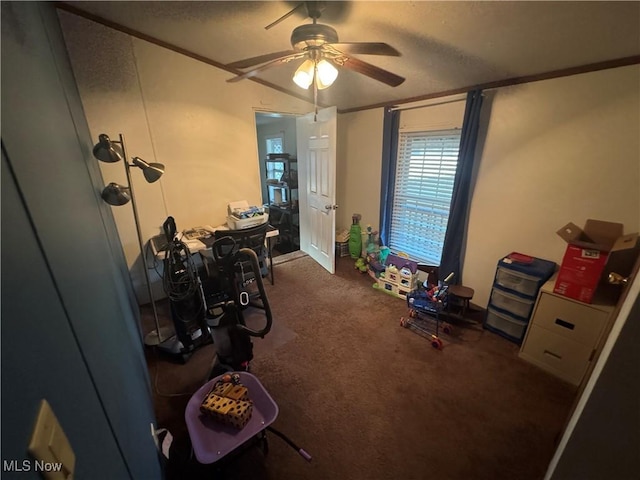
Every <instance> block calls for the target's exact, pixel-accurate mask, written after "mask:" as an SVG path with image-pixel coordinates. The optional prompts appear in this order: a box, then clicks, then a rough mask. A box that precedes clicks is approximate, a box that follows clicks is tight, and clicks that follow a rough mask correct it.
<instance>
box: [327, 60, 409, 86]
mask: <svg viewBox="0 0 640 480" xmlns="http://www.w3.org/2000/svg"><path fill="white" fill-rule="evenodd" d="M334 62H336V63H337V64H338V65H340V66H342V67H343V68H346V69H349V70H353V71H354V72H358V73H361V74H363V75H366V76H367V77H371V78H373V79H374V80H377V81H379V82H382V83H386V84H387V85H389V86H391V87H397V86H398V85H400V84H401V83H402V82H404V80H405V79H404V78H403V77H401V76H399V75H396V74H395V73H391V72H389V71H387V70H383V69H382V68H380V67H376V66H375V65H371V64H370V63H367V62H363V61H362V60H358V59H357V58H355V57H348V56H346V55H345V56H344V57H342V58H340V59H335V60H334Z"/></svg>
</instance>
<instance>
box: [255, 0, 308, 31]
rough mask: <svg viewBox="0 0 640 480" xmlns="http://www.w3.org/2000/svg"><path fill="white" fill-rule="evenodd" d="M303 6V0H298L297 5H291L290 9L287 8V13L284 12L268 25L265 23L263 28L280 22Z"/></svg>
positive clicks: (267, 28) (271, 26)
mask: <svg viewBox="0 0 640 480" xmlns="http://www.w3.org/2000/svg"><path fill="white" fill-rule="evenodd" d="M302 7H304V2H300V3H299V4H298V5H296V6H295V7H293V8H292V9H291V10H289V11H288V12H287V13H285V14H284V15H283V16H281V17H280V18H279V19H277V20H276V21H275V22H272V23H270V24H269V25H267V26H266V27H264V29H265V30H269V29H270V28H273V27H275V26H276V25H278V24H279V23H280V22H282V21H283V20H286V19H287V18H289V17H290V16H291V15H293V14H294V13H296V10H298V9H300V8H302Z"/></svg>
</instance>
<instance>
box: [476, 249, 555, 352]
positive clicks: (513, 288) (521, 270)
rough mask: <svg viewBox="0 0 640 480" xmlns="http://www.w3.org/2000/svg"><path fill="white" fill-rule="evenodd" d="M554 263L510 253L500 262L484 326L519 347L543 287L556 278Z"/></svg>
mask: <svg viewBox="0 0 640 480" xmlns="http://www.w3.org/2000/svg"><path fill="white" fill-rule="evenodd" d="M555 269H556V264H555V262H550V261H549V260H543V259H541V258H535V257H530V256H528V255H522V254H520V253H516V252H514V253H511V254H509V255H507V256H506V257H503V258H501V259H500V260H499V261H498V265H497V267H496V274H495V277H494V280H493V287H492V289H491V296H490V298H489V305H488V306H487V315H486V318H485V321H484V326H485V328H487V329H488V330H491V331H492V332H494V333H498V334H500V335H502V336H503V337H505V338H508V339H509V340H511V341H514V342H516V343H520V342H521V341H522V339H523V338H524V334H525V332H526V330H527V325H528V324H529V317H530V316H531V313H532V311H533V307H534V304H535V301H536V298H537V296H538V291H539V290H540V287H542V285H543V284H544V283H545V282H546V281H547V280H548V279H549V278H550V277H551V276H552V275H553V273H554V272H555Z"/></svg>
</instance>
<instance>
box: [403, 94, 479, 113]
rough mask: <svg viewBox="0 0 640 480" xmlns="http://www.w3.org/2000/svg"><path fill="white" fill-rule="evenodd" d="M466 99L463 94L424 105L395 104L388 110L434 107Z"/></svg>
mask: <svg viewBox="0 0 640 480" xmlns="http://www.w3.org/2000/svg"><path fill="white" fill-rule="evenodd" d="M466 99H467V96H466V95H465V96H464V97H463V98H456V99H455V100H445V101H442V102H437V103H429V104H426V105H417V106H413V107H401V106H397V107H391V108H390V110H415V109H416V108H426V107H436V106H438V105H446V104H447V103H455V102H464V101H465V100H466Z"/></svg>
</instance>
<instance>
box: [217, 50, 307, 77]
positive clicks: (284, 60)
mask: <svg viewBox="0 0 640 480" xmlns="http://www.w3.org/2000/svg"><path fill="white" fill-rule="evenodd" d="M306 56H307V53H306V52H294V53H292V54H290V55H286V56H284V57H281V58H276V59H275V60H272V61H271V62H268V63H265V64H264V65H260V66H259V67H256V68H254V69H253V70H249V71H248V72H245V73H243V74H242V75H238V76H236V77H233V78H230V79H229V80H227V82H229V83H234V82H239V81H240V80H244V79H245V78H251V77H255V76H256V75H257V74H258V73H260V72H261V71H263V70H266V69H267V68H271V67H275V66H277V65H280V64H283V63H288V62H291V61H292V60H297V59H298V58H302V57H306Z"/></svg>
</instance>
